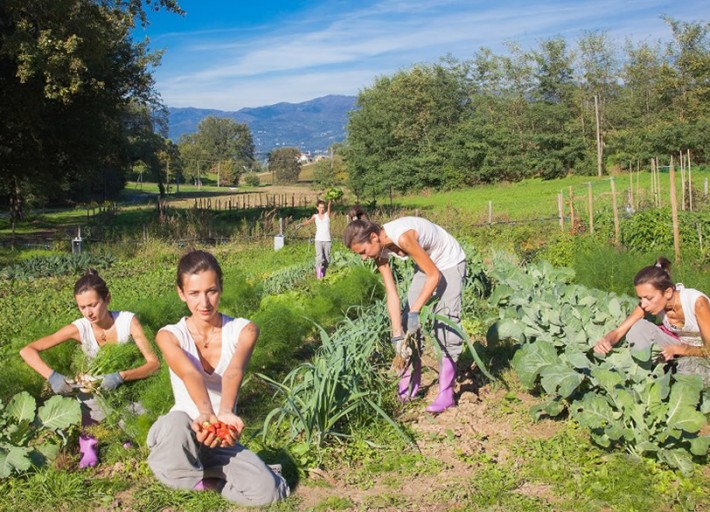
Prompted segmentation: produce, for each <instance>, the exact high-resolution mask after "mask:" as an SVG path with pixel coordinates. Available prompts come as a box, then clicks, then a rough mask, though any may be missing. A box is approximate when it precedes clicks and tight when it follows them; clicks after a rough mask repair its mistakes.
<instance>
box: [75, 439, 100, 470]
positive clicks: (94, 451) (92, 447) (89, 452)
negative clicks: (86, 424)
mask: <svg viewBox="0 0 710 512" xmlns="http://www.w3.org/2000/svg"><path fill="white" fill-rule="evenodd" d="M98 444H99V442H98V441H97V440H96V438H95V437H93V436H89V435H84V434H81V435H80V436H79V452H81V460H80V461H79V468H80V469H84V468H89V467H93V466H96V464H98V463H99V446H98Z"/></svg>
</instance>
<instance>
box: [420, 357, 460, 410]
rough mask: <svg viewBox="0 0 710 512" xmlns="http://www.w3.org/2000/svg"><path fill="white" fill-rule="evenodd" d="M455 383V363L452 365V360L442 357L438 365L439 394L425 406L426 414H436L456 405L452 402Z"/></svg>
mask: <svg viewBox="0 0 710 512" xmlns="http://www.w3.org/2000/svg"><path fill="white" fill-rule="evenodd" d="M455 383H456V363H454V361H453V359H451V358H450V357H448V356H446V355H444V356H442V358H441V362H440V363H439V394H438V395H437V397H436V399H435V400H434V401H433V402H432V403H431V404H429V405H428V406H427V408H426V410H427V412H433V413H434V414H438V413H440V412H444V411H445V410H446V409H448V408H449V407H454V406H455V405H456V402H455V401H454V384H455Z"/></svg>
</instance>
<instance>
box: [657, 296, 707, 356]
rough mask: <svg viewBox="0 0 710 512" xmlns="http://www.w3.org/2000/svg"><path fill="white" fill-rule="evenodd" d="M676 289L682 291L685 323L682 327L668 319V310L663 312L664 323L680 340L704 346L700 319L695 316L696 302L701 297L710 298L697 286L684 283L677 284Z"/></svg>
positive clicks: (681, 298)
mask: <svg viewBox="0 0 710 512" xmlns="http://www.w3.org/2000/svg"><path fill="white" fill-rule="evenodd" d="M675 288H676V290H678V291H679V292H680V305H681V306H682V307H683V316H684V317H685V325H684V326H683V327H681V328H679V327H676V326H675V325H673V324H671V323H670V322H669V321H668V317H666V312H665V311H662V312H661V315H660V316H661V318H662V319H663V325H664V326H665V327H666V328H667V329H668V330H669V331H671V332H672V333H675V334H676V335H677V336H678V338H680V341H681V342H683V343H685V344H687V345H692V346H695V347H702V346H703V339H702V337H701V336H700V326H699V325H698V319H697V318H696V316H695V302H696V301H697V300H698V299H699V298H700V297H705V298H706V299H707V298H708V296H707V295H705V294H704V293H703V292H701V291H699V290H696V289H695V288H686V287H685V286H683V284H682V283H678V284H676V285H675Z"/></svg>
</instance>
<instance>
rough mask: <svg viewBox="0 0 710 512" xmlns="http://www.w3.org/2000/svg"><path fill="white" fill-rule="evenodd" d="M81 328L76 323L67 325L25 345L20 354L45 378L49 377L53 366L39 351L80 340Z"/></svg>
mask: <svg viewBox="0 0 710 512" xmlns="http://www.w3.org/2000/svg"><path fill="white" fill-rule="evenodd" d="M79 339H80V335H79V328H78V327H77V326H76V325H74V324H69V325H65V326H64V327H62V328H61V329H59V330H58V331H57V332H55V333H54V334H50V335H49V336H45V337H43V338H40V339H38V340H35V341H33V342H31V343H29V344H27V345H25V346H24V347H23V348H22V350H20V356H21V357H22V359H24V360H25V362H26V363H27V364H28V365H29V366H30V368H32V369H33V370H34V371H36V372H37V373H39V374H40V375H41V376H42V377H44V378H45V379H48V378H49V375H50V374H51V373H52V368H51V367H50V366H49V365H48V364H47V363H45V362H44V361H43V360H42V358H41V357H40V355H39V353H40V352H42V351H43V350H47V349H49V348H52V347H54V346H56V345H59V344H61V343H64V342H65V341H69V340H73V341H76V342H77V343H78V342H79Z"/></svg>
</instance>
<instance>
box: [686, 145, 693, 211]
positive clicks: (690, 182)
mask: <svg viewBox="0 0 710 512" xmlns="http://www.w3.org/2000/svg"><path fill="white" fill-rule="evenodd" d="M685 163H686V165H687V166H688V205H689V206H690V211H691V212H692V211H693V172H692V171H691V170H690V169H691V168H690V150H688V157H687V158H686V159H685Z"/></svg>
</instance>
